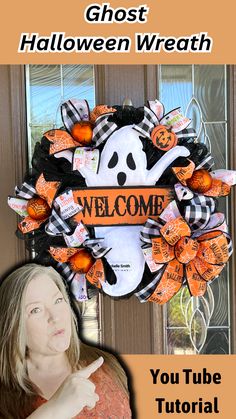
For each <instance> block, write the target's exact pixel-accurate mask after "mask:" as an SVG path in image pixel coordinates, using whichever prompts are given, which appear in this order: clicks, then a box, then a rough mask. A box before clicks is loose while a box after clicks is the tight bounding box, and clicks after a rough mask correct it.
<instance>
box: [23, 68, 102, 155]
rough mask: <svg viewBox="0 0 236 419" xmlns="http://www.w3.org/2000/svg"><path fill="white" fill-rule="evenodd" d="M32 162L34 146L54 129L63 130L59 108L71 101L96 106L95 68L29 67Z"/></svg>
mask: <svg viewBox="0 0 236 419" xmlns="http://www.w3.org/2000/svg"><path fill="white" fill-rule="evenodd" d="M26 84H27V89H26V92H27V116H28V134H29V135H28V137H29V142H28V145H29V161H31V157H32V153H33V149H34V146H35V143H36V142H37V141H40V139H41V137H42V135H43V133H44V132H46V131H47V130H49V129H51V128H52V127H53V126H56V127H57V128H60V127H61V126H62V120H61V112H60V105H61V103H62V102H63V101H64V100H66V99H69V98H80V99H86V100H87V101H88V103H89V106H90V108H91V109H93V107H94V105H95V86H94V69H93V66H92V65H65V66H63V65H29V66H26Z"/></svg>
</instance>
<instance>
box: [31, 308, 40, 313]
mask: <svg viewBox="0 0 236 419" xmlns="http://www.w3.org/2000/svg"><path fill="white" fill-rule="evenodd" d="M40 311H41V310H40V308H39V307H35V308H33V309H32V310H30V314H37V313H40Z"/></svg>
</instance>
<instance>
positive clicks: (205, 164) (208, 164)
mask: <svg viewBox="0 0 236 419" xmlns="http://www.w3.org/2000/svg"><path fill="white" fill-rule="evenodd" d="M214 164H215V162H214V159H213V157H212V156H211V154H208V155H207V156H206V157H205V158H204V159H203V160H202V161H201V163H199V165H198V166H197V167H196V168H195V170H199V169H205V170H210V169H211V168H212V167H213V166H214Z"/></svg>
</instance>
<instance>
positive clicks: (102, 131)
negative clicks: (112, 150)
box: [92, 112, 117, 147]
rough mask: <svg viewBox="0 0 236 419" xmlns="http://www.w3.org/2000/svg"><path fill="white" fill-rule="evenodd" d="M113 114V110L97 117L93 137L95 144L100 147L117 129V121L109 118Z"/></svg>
mask: <svg viewBox="0 0 236 419" xmlns="http://www.w3.org/2000/svg"><path fill="white" fill-rule="evenodd" d="M111 115H113V112H110V113H107V114H104V115H101V116H99V118H97V119H96V122H95V126H94V129H93V139H92V142H93V144H94V146H96V147H98V146H99V145H100V144H102V143H103V142H104V141H106V140H107V139H108V138H109V137H110V136H111V135H112V134H113V132H115V131H116V130H117V125H116V123H115V122H112V121H109V120H108V119H109V117H110V116H111Z"/></svg>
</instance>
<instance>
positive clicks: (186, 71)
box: [159, 65, 192, 112]
mask: <svg viewBox="0 0 236 419" xmlns="http://www.w3.org/2000/svg"><path fill="white" fill-rule="evenodd" d="M159 89H160V95H159V99H160V101H161V102H162V103H163V104H164V105H165V111H166V112H169V111H170V110H171V109H174V108H176V107H177V106H181V108H182V110H183V111H184V112H185V110H186V108H187V105H188V103H189V101H190V99H191V97H192V66H191V65H162V66H161V84H160V86H159Z"/></svg>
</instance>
